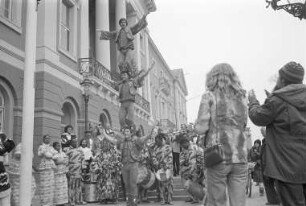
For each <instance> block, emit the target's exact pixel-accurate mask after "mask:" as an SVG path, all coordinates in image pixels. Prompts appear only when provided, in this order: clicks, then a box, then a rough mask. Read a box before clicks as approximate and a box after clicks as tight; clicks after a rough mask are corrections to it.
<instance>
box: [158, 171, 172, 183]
mask: <svg viewBox="0 0 306 206" xmlns="http://www.w3.org/2000/svg"><path fill="white" fill-rule="evenodd" d="M155 176H156V179H157V180H158V181H160V182H167V181H168V180H170V178H171V176H172V172H171V170H169V169H167V170H166V171H165V170H164V169H160V170H158V171H157V172H156V174H155Z"/></svg>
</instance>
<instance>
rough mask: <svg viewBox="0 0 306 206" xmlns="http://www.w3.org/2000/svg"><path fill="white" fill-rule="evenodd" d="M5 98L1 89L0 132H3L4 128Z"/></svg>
mask: <svg viewBox="0 0 306 206" xmlns="http://www.w3.org/2000/svg"><path fill="white" fill-rule="evenodd" d="M3 119H4V98H3V94H2V92H1V91H0V132H2V129H3V127H4V126H3V124H4V121H3Z"/></svg>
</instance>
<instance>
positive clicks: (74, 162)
mask: <svg viewBox="0 0 306 206" xmlns="http://www.w3.org/2000/svg"><path fill="white" fill-rule="evenodd" d="M66 154H67V156H68V159H69V160H68V167H69V170H68V196H69V203H70V205H71V206H74V205H75V204H86V202H83V197H82V181H81V179H82V176H81V175H82V161H83V160H84V154H83V151H82V150H81V149H80V148H77V140H76V139H72V140H71V147H70V149H69V150H68V151H67V153H66Z"/></svg>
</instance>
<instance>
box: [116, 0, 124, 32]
mask: <svg viewBox="0 0 306 206" xmlns="http://www.w3.org/2000/svg"><path fill="white" fill-rule="evenodd" d="M121 18H126V0H116V29H117V30H119V29H120V25H119V19H121Z"/></svg>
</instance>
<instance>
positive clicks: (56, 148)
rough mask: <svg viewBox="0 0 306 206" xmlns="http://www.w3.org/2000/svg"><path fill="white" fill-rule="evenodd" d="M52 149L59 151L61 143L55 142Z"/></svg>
mask: <svg viewBox="0 0 306 206" xmlns="http://www.w3.org/2000/svg"><path fill="white" fill-rule="evenodd" d="M54 149H55V150H56V151H58V152H59V151H60V150H61V145H60V144H56V145H55V147H54Z"/></svg>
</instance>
